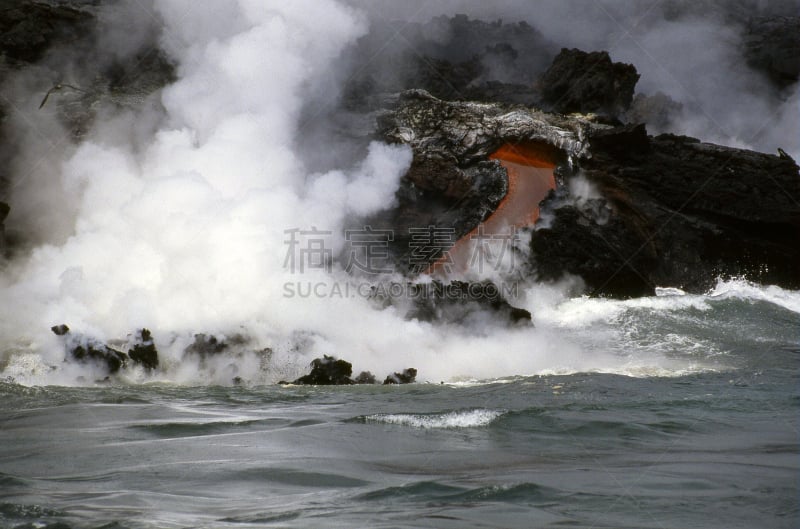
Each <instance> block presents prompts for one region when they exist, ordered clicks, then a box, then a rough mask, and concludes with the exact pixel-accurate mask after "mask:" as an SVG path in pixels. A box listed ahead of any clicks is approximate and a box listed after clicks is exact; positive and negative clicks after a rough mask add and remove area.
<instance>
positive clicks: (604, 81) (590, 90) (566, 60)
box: [539, 48, 639, 117]
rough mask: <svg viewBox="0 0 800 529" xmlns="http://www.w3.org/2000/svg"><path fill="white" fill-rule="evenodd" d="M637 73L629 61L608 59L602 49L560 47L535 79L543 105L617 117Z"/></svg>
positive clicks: (627, 102)
mask: <svg viewBox="0 0 800 529" xmlns="http://www.w3.org/2000/svg"><path fill="white" fill-rule="evenodd" d="M638 80H639V74H638V73H637V72H636V68H634V67H633V65H631V64H624V63H619V62H612V61H611V57H609V56H608V52H606V51H595V52H591V53H587V52H585V51H581V50H578V49H567V48H563V49H562V50H561V53H559V54H558V55H557V56H556V58H555V59H554V60H553V64H552V65H551V66H550V68H548V69H547V71H546V72H545V73H544V75H543V76H542V77H541V79H539V89H540V90H541V92H542V101H543V103H544V105H545V108H547V109H548V110H552V111H554V112H562V113H570V112H581V113H589V112H594V113H597V114H602V115H606V116H610V117H616V116H619V115H620V114H621V113H622V112H624V111H625V110H627V109H628V107H629V106H630V104H631V101H632V100H633V90H634V88H635V87H636V82H637V81H638Z"/></svg>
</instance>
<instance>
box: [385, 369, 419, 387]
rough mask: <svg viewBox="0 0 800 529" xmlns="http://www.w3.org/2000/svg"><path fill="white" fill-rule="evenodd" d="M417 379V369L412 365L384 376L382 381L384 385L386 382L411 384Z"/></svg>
mask: <svg viewBox="0 0 800 529" xmlns="http://www.w3.org/2000/svg"><path fill="white" fill-rule="evenodd" d="M416 380H417V370H416V369H414V368H413V367H409V368H408V369H404V370H403V372H402V373H393V374H391V375H389V376H388V377H386V380H384V381H383V384H384V385H387V384H413V383H414V382H415V381H416Z"/></svg>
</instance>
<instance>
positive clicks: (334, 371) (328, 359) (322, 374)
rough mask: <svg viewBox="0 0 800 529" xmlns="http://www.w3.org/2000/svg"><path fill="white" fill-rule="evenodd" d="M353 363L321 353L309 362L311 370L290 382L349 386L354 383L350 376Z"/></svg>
mask: <svg viewBox="0 0 800 529" xmlns="http://www.w3.org/2000/svg"><path fill="white" fill-rule="evenodd" d="M352 374H353V364H351V363H350V362H347V361H345V360H341V359H337V358H334V357H332V356H328V355H323V357H322V358H315V359H314V360H313V361H312V362H311V372H310V373H309V374H307V375H305V376H302V377H300V378H298V379H297V380H295V381H294V382H292V383H293V384H309V385H315V386H349V385H351V384H355V381H353V379H352V378H350V376H351V375H352Z"/></svg>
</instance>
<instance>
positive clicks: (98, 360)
mask: <svg viewBox="0 0 800 529" xmlns="http://www.w3.org/2000/svg"><path fill="white" fill-rule="evenodd" d="M50 330H52V331H53V333H55V334H56V335H57V336H63V337H65V348H66V351H67V358H68V359H72V360H77V361H78V362H80V363H83V364H87V363H94V364H98V365H101V366H104V367H106V368H107V369H108V373H109V374H112V375H113V374H114V373H116V372H118V371H119V370H120V369H122V368H123V367H125V366H126V365H127V362H128V355H126V354H125V353H123V352H122V351H117V350H116V349H112V348H111V347H108V346H107V345H105V344H103V343H100V342H98V341H97V340H95V339H93V338H89V337H86V336H78V335H73V334H72V333H71V332H70V330H69V327H67V326H66V325H64V324H61V325H54V326H53V327H51V328H50Z"/></svg>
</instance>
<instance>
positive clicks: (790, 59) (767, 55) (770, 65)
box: [743, 16, 800, 86]
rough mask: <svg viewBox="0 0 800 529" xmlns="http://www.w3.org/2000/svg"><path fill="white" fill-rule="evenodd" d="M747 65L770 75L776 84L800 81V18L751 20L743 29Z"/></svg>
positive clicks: (785, 17) (759, 18) (764, 17)
mask: <svg viewBox="0 0 800 529" xmlns="http://www.w3.org/2000/svg"><path fill="white" fill-rule="evenodd" d="M743 46H744V56H745V58H746V59H747V63H748V64H749V65H750V66H751V67H753V68H756V69H758V70H761V71H763V72H765V73H766V74H767V75H769V77H770V79H772V80H773V81H774V82H776V83H777V84H778V85H781V86H786V85H789V84H791V83H795V82H797V81H798V80H799V79H800V16H762V17H754V18H752V19H751V20H750V21H749V22H748V24H747V28H746V30H745V34H744V39H743Z"/></svg>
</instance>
